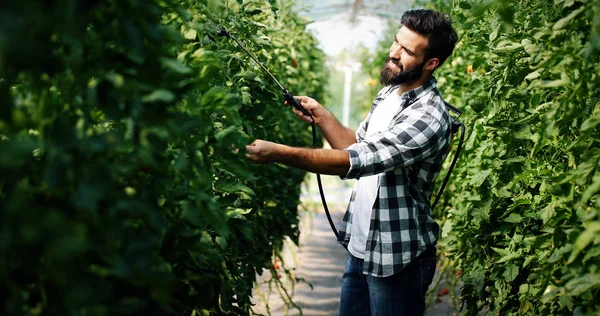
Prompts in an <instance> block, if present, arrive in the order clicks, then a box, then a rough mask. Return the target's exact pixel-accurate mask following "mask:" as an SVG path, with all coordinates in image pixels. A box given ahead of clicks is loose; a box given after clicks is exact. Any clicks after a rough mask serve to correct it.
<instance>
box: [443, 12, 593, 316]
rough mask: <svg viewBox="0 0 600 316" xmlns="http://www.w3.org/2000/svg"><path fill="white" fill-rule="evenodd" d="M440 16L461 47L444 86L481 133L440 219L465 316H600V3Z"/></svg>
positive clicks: (472, 140)
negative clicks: (482, 314)
mask: <svg viewBox="0 0 600 316" xmlns="http://www.w3.org/2000/svg"><path fill="white" fill-rule="evenodd" d="M433 6H434V7H436V8H438V9H441V10H446V12H450V13H451V16H452V18H453V20H454V21H455V22H456V27H457V29H459V34H460V38H461V39H460V42H459V44H458V46H457V49H456V51H455V54H454V56H453V57H452V59H451V61H450V63H448V64H447V65H445V66H444V67H443V68H442V69H440V70H439V71H438V74H437V75H438V78H439V79H440V80H439V81H440V89H441V90H442V94H443V95H444V96H445V97H446V98H447V100H448V101H450V102H451V103H454V104H456V105H458V106H459V107H460V108H462V109H463V110H464V111H465V115H464V120H465V122H466V124H467V127H468V130H469V131H470V133H469V136H468V140H467V142H466V147H465V151H463V152H462V153H461V157H460V160H459V164H458V167H457V169H456V170H455V171H454V174H453V175H452V180H451V183H450V184H449V186H448V189H447V190H446V192H445V196H444V197H445V198H446V203H445V205H448V208H447V209H444V210H442V209H440V210H438V211H437V215H438V218H440V219H441V220H442V221H443V222H444V225H443V232H442V242H441V245H442V251H443V252H444V253H446V255H447V258H448V260H452V261H453V262H454V263H455V264H456V267H455V268H456V269H462V276H461V277H460V278H461V279H462V281H463V282H464V287H463V289H462V300H463V303H464V307H465V309H466V312H467V313H468V314H475V313H476V312H477V311H480V310H482V309H487V310H489V312H488V314H501V315H516V314H533V315H539V314H561V315H562V314H565V313H573V314H587V313H592V312H593V311H597V310H598V308H599V307H600V301H599V300H598V297H600V296H599V293H600V274H599V271H598V265H599V264H600V261H599V260H600V256H599V255H600V239H599V237H598V236H600V230H599V229H598V225H599V223H600V211H599V210H600V204H599V203H600V199H598V191H599V190H598V189H599V184H600V182H599V180H600V178H599V175H600V173H599V171H600V169H599V167H598V166H599V165H598V161H599V159H600V152H599V151H598V150H597V148H598V141H599V139H598V137H597V134H598V131H599V130H598V129H599V127H598V122H599V121H598V115H599V113H600V112H599V111H600V98H599V96H600V86H599V85H598V79H597V74H598V73H600V71H599V70H600V68H599V66H598V65H599V63H598V61H599V54H598V52H599V51H600V46H598V36H599V34H600V33H599V32H598V23H600V7H599V5H598V2H594V1H554V3H552V2H548V1H518V2H509V1H490V2H479V1H457V2H455V3H454V5H453V6H452V7H450V6H449V5H447V4H446V3H445V2H443V1H435V2H433ZM450 9H451V11H450Z"/></svg>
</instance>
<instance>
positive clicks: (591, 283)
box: [565, 273, 600, 296]
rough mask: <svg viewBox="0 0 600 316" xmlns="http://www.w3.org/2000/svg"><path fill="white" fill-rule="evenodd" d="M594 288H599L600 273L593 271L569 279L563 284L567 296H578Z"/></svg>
mask: <svg viewBox="0 0 600 316" xmlns="http://www.w3.org/2000/svg"><path fill="white" fill-rule="evenodd" d="M594 288H600V275H598V274H593V273H588V274H584V275H583V276H580V277H578V278H574V279H571V280H569V282H567V284H565V289H566V290H567V295H569V296H578V295H581V294H583V293H586V292H588V291H590V290H592V289H594Z"/></svg>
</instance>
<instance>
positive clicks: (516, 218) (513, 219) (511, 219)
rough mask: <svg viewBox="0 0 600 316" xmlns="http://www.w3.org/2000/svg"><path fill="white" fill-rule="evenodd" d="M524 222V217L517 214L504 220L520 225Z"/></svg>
mask: <svg viewBox="0 0 600 316" xmlns="http://www.w3.org/2000/svg"><path fill="white" fill-rule="evenodd" d="M522 220H523V217H522V216H521V215H519V214H516V213H512V214H510V216H508V217H507V218H505V219H504V221H505V222H509V223H513V224H516V223H520V222H521V221H522Z"/></svg>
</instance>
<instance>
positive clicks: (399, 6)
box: [297, 0, 414, 23]
mask: <svg viewBox="0 0 600 316" xmlns="http://www.w3.org/2000/svg"><path fill="white" fill-rule="evenodd" d="M413 2H414V1H413V0H299V1H298V2H297V4H298V7H299V8H300V9H301V11H300V13H301V14H302V15H305V16H307V17H308V18H309V19H311V20H313V21H321V20H326V19H329V18H331V17H335V16H338V15H340V14H343V15H346V16H347V17H348V18H349V21H350V23H355V22H356V20H357V18H358V17H359V16H361V15H368V16H373V15H375V16H379V17H382V18H386V19H387V18H392V19H399V18H400V16H402V13H403V12H404V11H406V10H408V9H409V8H411V6H412V5H413Z"/></svg>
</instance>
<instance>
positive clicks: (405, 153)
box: [342, 104, 449, 179]
mask: <svg viewBox="0 0 600 316" xmlns="http://www.w3.org/2000/svg"><path fill="white" fill-rule="evenodd" d="M447 133H449V124H448V120H446V119H444V118H443V113H442V112H441V111H440V110H439V109H438V108H437V107H434V106H427V105H422V104H417V105H413V106H409V107H408V108H407V109H405V110H404V111H403V113H402V114H401V115H400V116H399V117H398V118H397V119H396V120H395V122H394V125H393V127H391V128H390V129H388V130H386V131H382V132H378V133H374V134H373V135H370V136H367V137H366V138H364V139H363V140H362V141H360V142H358V143H356V144H353V145H351V146H349V147H348V148H346V149H345V150H346V151H347V152H348V153H349V156H350V169H349V170H348V173H347V174H346V176H345V177H342V179H359V178H360V177H362V176H368V175H373V174H378V173H382V172H387V171H390V170H393V169H395V168H398V167H406V166H409V165H411V164H413V163H415V162H418V161H420V160H423V159H426V158H427V157H429V156H431V155H433V154H435V153H436V152H438V151H439V150H442V149H443V148H444V146H447V145H448V144H447V137H446V136H447V135H446V134H447Z"/></svg>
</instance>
